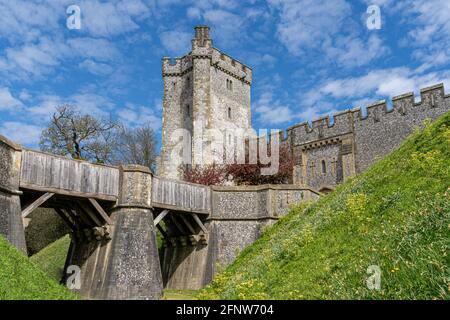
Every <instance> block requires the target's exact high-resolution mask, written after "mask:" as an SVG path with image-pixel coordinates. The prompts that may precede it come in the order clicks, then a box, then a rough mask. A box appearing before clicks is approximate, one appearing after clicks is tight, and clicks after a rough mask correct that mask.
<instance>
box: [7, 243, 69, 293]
mask: <svg viewBox="0 0 450 320" xmlns="http://www.w3.org/2000/svg"><path fill="white" fill-rule="evenodd" d="M62 299H64V300H65V299H76V295H74V294H73V293H71V292H70V291H68V290H67V289H66V288H64V287H63V286H61V285H60V284H59V283H58V282H57V281H54V280H53V279H50V278H49V277H48V276H47V275H46V274H45V273H44V272H43V271H42V270H40V269H39V268H38V267H37V266H36V265H35V264H34V263H33V262H31V261H30V259H29V258H28V257H27V256H26V255H24V254H23V253H22V252H20V251H18V250H17V249H16V248H15V247H13V246H11V245H10V244H9V242H8V241H7V240H6V239H5V238H3V237H2V236H0V300H62Z"/></svg>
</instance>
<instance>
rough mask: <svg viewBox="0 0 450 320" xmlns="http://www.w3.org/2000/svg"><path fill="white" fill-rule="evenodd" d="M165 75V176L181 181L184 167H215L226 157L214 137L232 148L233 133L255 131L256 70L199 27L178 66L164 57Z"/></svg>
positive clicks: (162, 169)
mask: <svg viewBox="0 0 450 320" xmlns="http://www.w3.org/2000/svg"><path fill="white" fill-rule="evenodd" d="M162 75H163V79H164V101H163V127H162V150H161V158H160V166H159V174H160V175H161V176H163V177H166V178H172V179H179V178H180V171H179V168H180V165H182V164H187V165H189V164H191V165H202V164H210V163H213V162H217V161H220V159H218V158H220V157H223V156H222V155H221V154H220V152H219V153H218V155H217V154H216V153H215V151H217V150H216V149H214V146H212V145H211V140H210V139H209V135H211V134H215V135H216V136H217V134H219V135H221V136H222V139H223V144H224V146H225V147H224V148H226V144H227V139H228V140H230V141H231V140H232V139H233V138H232V136H231V135H230V134H229V132H233V131H235V130H236V129H243V130H248V129H250V128H251V110H250V89H251V84H252V70H251V69H250V68H249V67H248V66H246V65H244V64H242V63H240V62H239V61H237V60H235V59H233V58H232V57H230V56H228V55H226V54H225V53H223V52H221V51H219V50H218V49H216V48H214V47H213V41H212V39H211V38H210V35H209V28H208V27H207V26H197V27H195V37H194V39H193V40H192V50H191V52H190V53H188V54H187V55H185V56H183V57H181V58H176V59H175V62H174V63H173V62H172V60H171V58H168V57H164V58H163V60H162ZM230 141H228V142H230ZM233 141H234V139H233ZM223 152H224V153H225V152H227V151H226V150H223Z"/></svg>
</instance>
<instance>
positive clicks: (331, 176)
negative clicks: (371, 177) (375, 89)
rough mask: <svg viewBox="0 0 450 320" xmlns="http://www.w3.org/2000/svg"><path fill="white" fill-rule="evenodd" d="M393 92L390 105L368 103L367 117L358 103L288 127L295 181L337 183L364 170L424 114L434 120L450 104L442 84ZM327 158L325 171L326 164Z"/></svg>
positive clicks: (419, 122)
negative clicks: (418, 96)
mask: <svg viewBox="0 0 450 320" xmlns="http://www.w3.org/2000/svg"><path fill="white" fill-rule="evenodd" d="M414 100H415V98H414V94H413V93H407V94H404V95H401V96H397V97H394V98H393V101H392V109H389V110H388V107H387V102H386V101H380V102H377V103H374V104H372V105H370V106H368V107H367V115H366V117H363V116H362V113H361V110H360V109H359V108H358V109H354V110H348V111H345V112H341V113H338V114H336V115H334V116H333V118H334V122H333V123H331V122H330V120H329V118H328V117H325V118H321V119H318V120H315V121H313V122H312V126H311V127H310V126H309V124H308V123H300V124H297V125H295V126H292V127H290V128H288V129H287V132H286V138H285V139H284V141H285V142H287V143H289V144H290V145H291V147H292V150H293V153H294V158H295V161H296V167H295V170H294V183H295V184H298V185H301V186H308V187H311V188H314V189H317V190H325V189H330V188H333V187H334V186H335V185H336V184H338V183H341V182H343V181H345V179H346V178H347V177H350V176H352V175H354V174H355V173H361V172H364V171H365V170H367V168H368V167H369V166H370V165H371V164H373V163H374V162H375V161H376V160H377V159H380V158H382V157H383V156H385V155H386V154H388V153H389V152H391V151H392V150H394V149H395V148H397V147H398V146H400V144H401V143H402V142H403V141H404V140H405V138H407V137H408V135H410V134H411V133H412V132H413V131H414V128H415V127H422V126H423V123H424V121H425V120H426V119H430V120H432V121H433V120H435V119H437V118H438V117H439V116H441V115H442V114H444V113H445V112H447V111H449V110H450V96H449V95H445V93H444V86H443V84H439V85H436V86H432V87H429V88H425V89H422V90H421V101H420V102H419V103H415V101H414ZM322 161H325V165H326V172H325V173H324V172H323V170H322Z"/></svg>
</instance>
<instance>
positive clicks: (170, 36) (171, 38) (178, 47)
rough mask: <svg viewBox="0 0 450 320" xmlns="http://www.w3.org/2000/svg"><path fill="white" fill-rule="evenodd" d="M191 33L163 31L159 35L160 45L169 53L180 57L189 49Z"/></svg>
mask: <svg viewBox="0 0 450 320" xmlns="http://www.w3.org/2000/svg"><path fill="white" fill-rule="evenodd" d="M192 37H193V35H192V32H183V31H177V30H173V31H165V32H162V33H161V34H160V39H161V43H162V45H163V46H164V48H166V50H168V51H169V52H170V53H173V54H177V55H182V54H185V53H186V52H185V51H186V50H187V49H188V48H190V41H191V39H192Z"/></svg>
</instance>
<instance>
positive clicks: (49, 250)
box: [30, 235, 70, 281]
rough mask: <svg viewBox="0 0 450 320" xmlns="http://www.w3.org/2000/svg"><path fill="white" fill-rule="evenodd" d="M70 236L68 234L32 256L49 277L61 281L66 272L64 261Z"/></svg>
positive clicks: (33, 260) (32, 259)
mask: <svg viewBox="0 0 450 320" xmlns="http://www.w3.org/2000/svg"><path fill="white" fill-rule="evenodd" d="M69 245H70V236H69V235H66V236H64V237H62V238H61V239H58V240H56V241H55V242H53V243H52V244H50V245H48V246H47V247H45V248H44V249H42V250H41V251H39V252H38V253H36V254H35V255H33V256H31V258H30V259H31V261H32V262H34V263H35V264H36V265H37V266H38V267H39V268H40V269H41V270H42V271H44V272H45V273H46V274H47V276H48V277H50V278H51V279H53V280H55V281H60V280H61V277H62V274H63V272H64V263H65V261H66V257H67V252H68V251H69Z"/></svg>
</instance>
